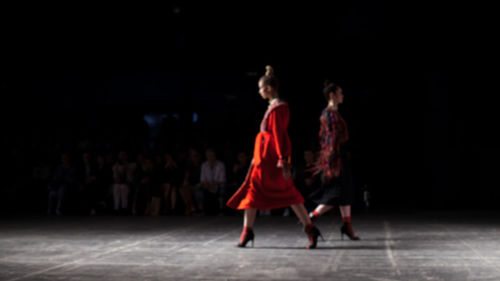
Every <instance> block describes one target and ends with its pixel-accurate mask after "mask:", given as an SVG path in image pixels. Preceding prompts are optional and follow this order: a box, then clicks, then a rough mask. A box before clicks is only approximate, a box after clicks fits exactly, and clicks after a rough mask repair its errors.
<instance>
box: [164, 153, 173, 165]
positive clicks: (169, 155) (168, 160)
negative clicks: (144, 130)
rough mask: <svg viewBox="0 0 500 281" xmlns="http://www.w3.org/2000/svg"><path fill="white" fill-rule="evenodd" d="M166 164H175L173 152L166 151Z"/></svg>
mask: <svg viewBox="0 0 500 281" xmlns="http://www.w3.org/2000/svg"><path fill="white" fill-rule="evenodd" d="M165 165H167V166H172V165H175V159H174V157H173V156H172V153H169V152H168V153H165Z"/></svg>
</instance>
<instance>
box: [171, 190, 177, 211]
mask: <svg viewBox="0 0 500 281" xmlns="http://www.w3.org/2000/svg"><path fill="white" fill-rule="evenodd" d="M170 196H171V197H170V204H171V205H170V208H171V209H172V210H174V209H175V206H176V203H177V192H176V190H175V187H174V188H172V194H171V195H170Z"/></svg>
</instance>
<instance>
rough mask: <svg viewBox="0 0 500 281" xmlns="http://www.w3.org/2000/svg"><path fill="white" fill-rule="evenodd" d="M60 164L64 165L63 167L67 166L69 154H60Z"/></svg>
mask: <svg viewBox="0 0 500 281" xmlns="http://www.w3.org/2000/svg"><path fill="white" fill-rule="evenodd" d="M61 163H62V164H63V165H64V166H69V163H70V162H69V154H68V153H66V152H64V153H61Z"/></svg>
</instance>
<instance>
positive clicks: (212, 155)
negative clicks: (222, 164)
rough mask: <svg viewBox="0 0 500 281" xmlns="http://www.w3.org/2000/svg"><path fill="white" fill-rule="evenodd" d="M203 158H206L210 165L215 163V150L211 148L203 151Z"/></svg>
mask: <svg viewBox="0 0 500 281" xmlns="http://www.w3.org/2000/svg"><path fill="white" fill-rule="evenodd" d="M205 157H206V158H207V161H208V162H210V163H215V161H217V157H216V155H215V150H214V149H213V148H208V149H207V150H206V151H205Z"/></svg>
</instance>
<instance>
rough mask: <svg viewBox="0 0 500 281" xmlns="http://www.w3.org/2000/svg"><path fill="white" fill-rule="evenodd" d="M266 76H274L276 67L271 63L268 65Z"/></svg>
mask: <svg viewBox="0 0 500 281" xmlns="http://www.w3.org/2000/svg"><path fill="white" fill-rule="evenodd" d="M266 76H274V69H273V67H272V66H270V65H266Z"/></svg>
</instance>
